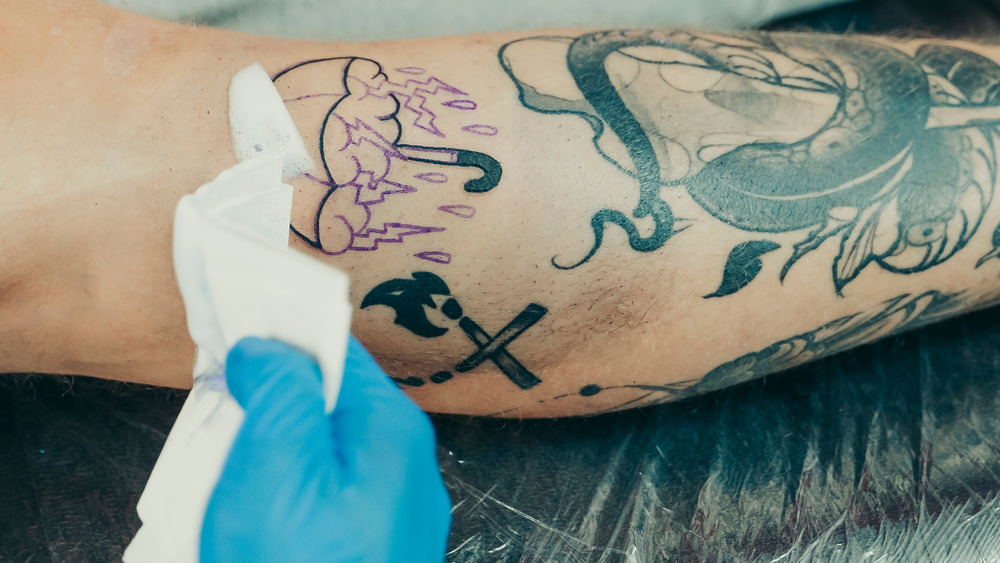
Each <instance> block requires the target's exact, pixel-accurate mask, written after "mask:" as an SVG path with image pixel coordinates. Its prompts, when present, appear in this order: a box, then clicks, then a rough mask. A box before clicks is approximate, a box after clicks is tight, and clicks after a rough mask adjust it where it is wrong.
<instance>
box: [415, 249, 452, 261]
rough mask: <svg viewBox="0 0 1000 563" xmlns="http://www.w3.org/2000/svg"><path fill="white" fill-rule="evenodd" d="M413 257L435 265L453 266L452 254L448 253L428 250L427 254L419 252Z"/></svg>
mask: <svg viewBox="0 0 1000 563" xmlns="http://www.w3.org/2000/svg"><path fill="white" fill-rule="evenodd" d="M413 256H414V257H416V258H420V259H421V260H427V261H428V262H434V263H435V264H451V254H448V253H447V252H440V251H437V250H428V251H426V252H418V253H416V254H414V255H413Z"/></svg>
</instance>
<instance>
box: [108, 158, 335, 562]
mask: <svg viewBox="0 0 1000 563" xmlns="http://www.w3.org/2000/svg"><path fill="white" fill-rule="evenodd" d="M282 162H283V161H282V156H281V155H280V154H276V155H267V156H262V157H260V158H256V159H253V160H249V161H246V162H243V163H242V164H239V165H237V166H235V167H233V168H231V169H229V170H227V171H225V172H223V173H222V174H221V175H219V177H218V178H216V179H215V180H214V181H213V182H211V183H209V184H206V185H204V186H202V187H201V188H199V189H198V191H197V192H195V193H194V194H191V195H187V196H184V197H183V198H182V199H181V201H180V203H179V204H178V205H177V212H176V215H175V219H174V264H175V268H176V272H177V280H178V283H179V284H180V288H181V294H182V296H183V297H184V304H185V308H186V310H187V318H188V330H189V331H190V332H191V337H192V339H193V340H194V342H195V344H196V345H197V346H198V351H197V355H196V359H195V369H194V384H193V388H192V390H191V394H190V395H189V396H188V399H187V401H186V402H185V403H184V407H183V408H182V410H181V412H180V415H179V416H178V417H177V421H176V422H175V423H174V427H173V429H172V430H171V432H170V435H169V436H168V437H167V442H166V444H165V445H164V447H163V451H162V453H161V454H160V457H159V459H158V460H157V462H156V466H155V467H154V468H153V472H152V474H151V475H150V478H149V482H148V483H147V484H146V489H145V490H144V491H143V494H142V497H141V498H140V499H139V505H138V507H137V510H138V512H139V517H140V519H141V520H142V523H143V525H142V528H140V529H139V532H138V533H137V534H136V536H135V538H134V539H133V540H132V543H131V544H130V545H129V546H128V549H127V550H126V551H125V554H124V560H125V561H126V562H142V563H157V562H168V561H169V562H195V561H198V549H199V536H200V533H201V525H202V521H203V519H204V515H205V508H206V507H207V506H208V500H209V497H210V496H211V494H212V491H213V490H214V488H215V484H216V482H217V481H218V479H219V474H220V473H221V471H222V466H223V464H224V462H225V459H226V456H227V454H228V452H229V448H230V446H231V444H232V441H233V438H234V436H235V435H236V432H237V430H238V429H239V426H240V423H241V422H242V420H243V411H242V409H241V408H240V407H239V405H238V404H237V403H236V401H235V400H234V399H233V398H232V396H231V395H230V394H229V392H228V390H227V388H226V383H225V373H224V368H225V365H224V364H225V358H226V354H227V352H228V350H229V349H230V348H231V347H232V346H233V345H234V344H235V343H236V342H238V341H239V340H240V339H242V338H244V337H247V336H261V337H265V338H276V339H279V340H282V341H284V342H287V343H289V344H292V345H293V346H296V347H298V348H300V349H302V350H304V351H306V352H308V353H311V354H313V355H314V356H315V357H316V359H317V361H318V362H319V365H320V369H321V370H322V373H323V394H324V399H325V402H326V409H327V412H330V411H332V410H333V407H334V404H335V403H336V398H337V392H338V391H339V388H340V379H341V375H342V373H343V367H344V357H345V354H346V347H347V338H348V334H349V330H350V318H351V306H350V303H349V302H348V298H347V291H348V283H349V282H348V278H347V276H346V275H345V274H343V273H341V272H339V271H337V270H335V269H333V268H331V267H329V266H326V265H325V264H323V263H321V262H318V261H317V260H315V259H313V258H309V257H308V256H306V255H304V254H301V253H299V252H296V251H292V250H288V249H287V246H288V224H289V215H290V213H291V203H292V188H291V187H290V186H288V185H285V184H282V183H281V176H282V166H283V164H282Z"/></svg>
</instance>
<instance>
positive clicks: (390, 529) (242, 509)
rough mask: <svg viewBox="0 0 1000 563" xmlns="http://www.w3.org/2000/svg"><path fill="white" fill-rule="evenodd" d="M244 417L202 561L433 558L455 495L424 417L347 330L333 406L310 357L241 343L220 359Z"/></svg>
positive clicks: (207, 527)
mask: <svg viewBox="0 0 1000 563" xmlns="http://www.w3.org/2000/svg"><path fill="white" fill-rule="evenodd" d="M226 377H227V380H228V384H229V389H230V391H231V392H232V394H233V396H234V397H235V398H236V400H237V401H238V402H239V404H240V405H241V406H242V407H243V408H244V409H245V410H246V421H245V422H244V423H243V427H242V428H241V429H240V431H239V433H238V434H237V436H236V439H235V441H234V442H233V446H232V450H231V451H230V454H229V459H228V461H227V462H226V466H225V467H224V469H223V471H222V476H221V478H220V479H219V484H218V486H217V487H216V489H215V492H214V493H213V495H212V498H211V500H210V502H209V505H208V511H207V513H206V515H205V523H204V526H203V528H202V532H201V561H203V562H205V563H208V562H216V561H238V562H247V561H254V562H270V561H282V562H285V561H289V562H297V561H308V562H316V561H338V562H340V561H364V562H372V563H375V562H378V563H386V562H407V563H411V562H413V563H420V562H425V561H427V562H429V561H434V562H440V561H441V560H442V559H443V557H444V551H445V542H446V539H447V535H448V526H449V523H450V520H451V516H450V503H449V500H448V496H447V493H446V492H445V489H444V484H443V483H442V481H441V473H440V470H439V468H438V466H437V459H436V457H435V448H434V432H433V429H432V427H431V425H430V421H429V420H428V418H427V416H426V415H425V414H423V412H421V411H420V410H419V409H418V408H417V407H416V406H415V405H414V404H413V403H412V402H411V401H410V400H409V399H408V398H406V396H405V395H403V394H402V392H400V391H399V389H397V388H396V386H395V384H393V383H392V381H390V380H389V378H388V377H386V376H385V374H384V373H383V372H382V370H381V369H380V368H379V367H378V365H377V364H376V363H375V361H374V360H373V359H372V358H371V356H369V355H368V353H367V352H366V351H365V350H364V348H362V347H361V345H360V344H358V342H357V341H356V340H355V339H354V337H353V336H352V337H351V340H350V344H349V347H348V353H347V362H346V366H345V368H344V381H343V386H342V387H341V391H340V397H339V399H338V402H337V408H336V409H335V410H334V412H333V413H332V414H330V415H325V414H324V413H323V397H322V394H321V382H320V371H319V367H318V366H317V364H316V362H315V361H314V360H313V359H312V358H310V357H308V356H306V355H305V354H303V353H301V352H299V351H297V350H295V349H294V348H292V347H290V346H287V345H285V344H282V343H279V342H276V341H272V340H261V339H255V338H247V339H245V340H242V341H240V342H239V343H238V344H237V345H236V346H235V347H234V348H233V349H232V351H231V352H230V354H229V359H228V361H227V367H226Z"/></svg>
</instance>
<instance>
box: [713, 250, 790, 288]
mask: <svg viewBox="0 0 1000 563" xmlns="http://www.w3.org/2000/svg"><path fill="white" fill-rule="evenodd" d="M779 248H781V245H780V244H778V243H776V242H774V241H770V240H751V241H747V242H744V243H740V244H738V245H736V247H735V248H733V250H732V251H731V252H730V253H729V258H727V259H726V266H725V268H724V269H723V270H722V283H721V284H719V289H717V290H715V293H710V294H708V295H706V296H705V299H709V298H712V297H725V296H727V295H732V294H734V293H736V292H737V291H739V290H741V289H743V288H744V287H746V286H747V284H749V283H750V282H752V281H753V280H754V278H756V277H757V274H759V273H760V270H761V268H763V267H764V262H763V261H761V259H760V257H761V256H763V255H765V254H767V253H768V252H771V251H774V250H777V249H779Z"/></svg>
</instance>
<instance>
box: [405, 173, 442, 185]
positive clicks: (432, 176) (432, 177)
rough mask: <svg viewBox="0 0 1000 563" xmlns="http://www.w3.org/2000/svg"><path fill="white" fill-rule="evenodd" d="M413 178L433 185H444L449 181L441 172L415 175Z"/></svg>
mask: <svg viewBox="0 0 1000 563" xmlns="http://www.w3.org/2000/svg"><path fill="white" fill-rule="evenodd" d="M413 177H414V178H416V179H417V180H423V181H425V182H430V183H432V184H443V183H445V182H447V181H448V176H446V175H444V174H442V173H440V172H424V173H423V174H415V175H414V176H413Z"/></svg>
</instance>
